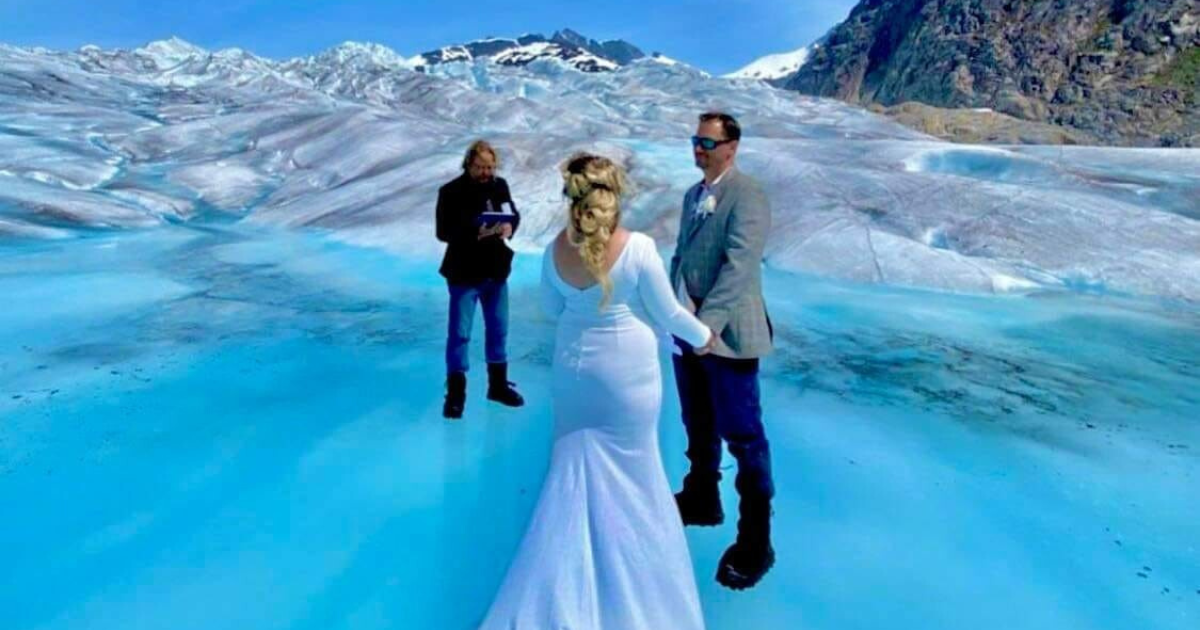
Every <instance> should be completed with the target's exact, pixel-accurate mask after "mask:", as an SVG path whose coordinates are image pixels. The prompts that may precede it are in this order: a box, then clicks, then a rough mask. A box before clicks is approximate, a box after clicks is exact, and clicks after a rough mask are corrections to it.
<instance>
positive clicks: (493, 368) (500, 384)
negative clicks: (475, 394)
mask: <svg viewBox="0 0 1200 630" xmlns="http://www.w3.org/2000/svg"><path fill="white" fill-rule="evenodd" d="M515 386H516V383H513V382H511V381H509V380H508V364H507V363H489V364H488V393H487V397H488V400H494V401H496V402H498V403H500V404H501V405H507V406H509V407H520V406H522V405H524V404H525V399H524V398H521V395H520V394H518V393H517V390H516V389H514V387H515Z"/></svg>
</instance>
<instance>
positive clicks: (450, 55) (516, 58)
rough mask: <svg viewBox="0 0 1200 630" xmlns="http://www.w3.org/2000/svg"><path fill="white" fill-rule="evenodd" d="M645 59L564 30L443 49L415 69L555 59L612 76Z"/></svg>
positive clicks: (633, 50)
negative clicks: (483, 61) (475, 62)
mask: <svg viewBox="0 0 1200 630" xmlns="http://www.w3.org/2000/svg"><path fill="white" fill-rule="evenodd" d="M645 56H646V54H645V53H643V52H642V51H641V50H639V49H638V48H637V47H636V46H634V45H633V44H630V43H628V42H625V41H622V40H609V41H604V42H599V41H596V40H594V39H589V38H587V37H584V36H583V35H580V34H579V33H576V32H575V31H572V30H571V29H563V30H561V31H556V32H555V33H554V35H552V36H550V37H549V38H546V37H544V36H542V35H538V34H527V35H522V36H520V37H518V38H516V39H506V38H496V37H490V38H487V39H480V40H475V41H472V42H468V43H466V44H459V45H454V46H444V47H442V48H439V49H437V50H432V51H429V52H426V53H422V54H421V55H420V61H418V62H417V65H418V67H429V66H436V65H439V64H443V63H451V62H455V61H473V60H476V59H489V60H492V61H494V62H495V63H498V64H500V65H505V66H524V65H528V64H530V63H532V62H534V61H537V60H539V59H558V60H560V61H563V62H565V63H567V64H568V65H570V66H572V67H574V68H576V69H577V70H582V71H583V72H612V71H614V70H616V69H617V68H620V67H622V66H626V65H629V64H630V63H632V62H634V61H636V60H638V59H642V58H644V57H645Z"/></svg>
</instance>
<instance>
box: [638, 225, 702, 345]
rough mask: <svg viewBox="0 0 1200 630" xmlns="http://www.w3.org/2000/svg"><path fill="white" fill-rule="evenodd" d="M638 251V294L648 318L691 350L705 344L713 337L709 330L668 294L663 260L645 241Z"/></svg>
mask: <svg viewBox="0 0 1200 630" xmlns="http://www.w3.org/2000/svg"><path fill="white" fill-rule="evenodd" d="M639 249H640V250H641V251H640V252H639V253H640V254H641V255H640V256H638V262H639V269H638V283H637V284H638V293H639V295H640V296H641V298H642V303H643V304H644V305H645V306H646V311H647V312H649V313H650V317H652V318H653V319H654V322H655V323H656V324H658V325H659V326H662V327H663V328H666V329H667V332H669V333H671V334H672V335H674V336H676V337H679V338H680V339H682V340H684V341H686V342H688V343H689V344H691V345H692V346H694V347H700V346H703V345H704V344H706V343H708V338H709V335H710V334H712V333H711V331H709V329H708V326H705V325H704V323H703V322H701V321H700V320H698V319H696V316H695V315H692V314H691V313H689V312H688V310H687V309H686V308H683V307H682V306H680V304H679V302H678V300H676V299H675V292H674V291H672V290H671V281H670V280H668V279H667V271H666V269H664V268H663V261H662V257H660V256H659V255H658V250H657V249H656V248H655V247H654V241H652V240H650V238H649V237H646V239H645V240H644V241H643V242H642V243H640V244H639Z"/></svg>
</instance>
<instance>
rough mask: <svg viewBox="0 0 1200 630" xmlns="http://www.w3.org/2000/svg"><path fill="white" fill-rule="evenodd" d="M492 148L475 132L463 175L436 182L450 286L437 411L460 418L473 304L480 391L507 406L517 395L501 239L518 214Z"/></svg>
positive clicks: (506, 256)
mask: <svg viewBox="0 0 1200 630" xmlns="http://www.w3.org/2000/svg"><path fill="white" fill-rule="evenodd" d="M499 166H500V160H499V156H498V155H497V154H496V150H495V148H493V147H492V145H491V144H488V143H487V142H486V141H484V140H477V141H475V142H473V143H472V144H471V146H470V147H468V148H467V152H466V155H464V156H463V161H462V170H463V172H462V175H460V176H458V177H456V178H455V179H453V180H451V181H450V182H448V183H447V184H445V185H444V186H442V187H441V188H440V189H439V190H438V200H437V238H438V240H439V241H442V242H443V243H446V255H445V258H443V259H442V266H441V269H440V271H441V274H442V276H443V277H445V278H446V284H447V287H448V289H449V292H450V308H449V311H450V312H449V326H448V332H447V336H446V399H445V404H444V405H443V407H442V415H443V416H445V417H446V418H461V417H462V415H463V409H464V407H465V406H466V399H467V371H468V368H469V365H468V360H467V351H468V349H469V347H470V343H471V328H472V324H473V323H474V321H475V305H476V303H479V304H480V305H481V306H482V307H483V324H484V331H485V333H484V356H485V358H486V360H487V373H488V390H487V398H488V400H492V401H495V402H498V403H500V404H502V405H507V406H509V407H520V406H521V405H523V404H525V401H524V399H523V398H522V397H521V395H520V394H519V393H518V392H517V390H516V388H515V385H516V384H515V383H512V382H510V381H509V380H508V356H507V349H506V344H507V337H508V275H509V272H510V271H511V269H512V259H513V251H512V249H511V248H509V246H508V241H509V239H511V238H512V237H513V234H514V233H516V231H517V227H518V226H519V225H520V222H521V214H520V213H519V212H518V211H517V208H516V206H515V204H513V200H512V195H511V194H509V191H508V182H506V181H504V178H502V177H497V176H496V169H497V168H499Z"/></svg>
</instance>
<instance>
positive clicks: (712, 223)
mask: <svg viewBox="0 0 1200 630" xmlns="http://www.w3.org/2000/svg"><path fill="white" fill-rule="evenodd" d="M712 194H713V196H714V197H715V198H716V207H715V209H714V210H713V213H712V215H711V216H708V217H707V218H705V217H698V216H696V215H695V212H694V210H695V207H696V199H697V197H698V196H699V195H700V183H697V184H696V185H694V186H692V187H691V188H690V189H688V191H687V194H685V195H684V197H683V216H682V217H680V226H679V239H678V241H677V242H676V244H675V255H674V256H672V257H671V283H672V286H675V287H678V286H679V282H680V279H681V278H682V280H683V281H684V282H685V283H686V289H687V293H688V295H689V296H690V297H691V298H692V299H698V300H700V302H701V306H700V310H699V312H698V313H696V316H697V317H698V318H699V319H700V321H702V322H704V323H705V324H707V325H708V327H709V328H712V329H713V330H714V331H716V333H717V335H718V336H719V337H720V339H719V341H718V342H717V344H716V347H715V348H714V349H713V354H715V355H717V356H721V357H726V358H731V359H757V358H760V357H764V356H766V355H767V354H770V352H771V347H772V343H771V341H772V330H771V323H770V319H769V318H768V316H767V308H766V304H765V302H764V300H763V295H762V258H763V248H764V247H765V246H766V242H767V234H768V233H769V232H770V230H771V207H770V205H769V204H768V202H767V196H766V194H765V193H764V192H763V189H762V186H761V185H760V184H759V183H758V182H757V181H755V180H754V179H753V178H751V177H750V176H749V175H745V174H743V173H742V172H740V171H738V170H737V168H733V169H731V170H730V171H729V172H728V173H726V174H725V176H724V177H723V178H721V181H720V183H719V184H717V186H716V187H715V188H714V189H713V193H712Z"/></svg>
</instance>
